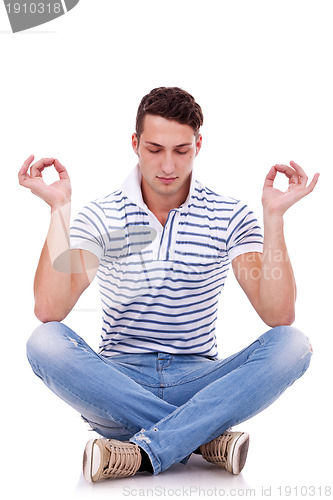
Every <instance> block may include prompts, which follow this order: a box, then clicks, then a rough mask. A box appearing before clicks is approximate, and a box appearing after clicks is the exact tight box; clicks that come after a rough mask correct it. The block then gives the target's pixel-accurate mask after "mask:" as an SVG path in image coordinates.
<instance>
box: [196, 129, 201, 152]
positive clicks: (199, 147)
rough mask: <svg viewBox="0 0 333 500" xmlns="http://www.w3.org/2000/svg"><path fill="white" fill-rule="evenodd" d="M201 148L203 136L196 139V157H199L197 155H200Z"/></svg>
mask: <svg viewBox="0 0 333 500" xmlns="http://www.w3.org/2000/svg"><path fill="white" fill-rule="evenodd" d="M201 146H202V135H201V134H198V137H197V138H196V142H195V156H197V154H199V151H200V149H201Z"/></svg>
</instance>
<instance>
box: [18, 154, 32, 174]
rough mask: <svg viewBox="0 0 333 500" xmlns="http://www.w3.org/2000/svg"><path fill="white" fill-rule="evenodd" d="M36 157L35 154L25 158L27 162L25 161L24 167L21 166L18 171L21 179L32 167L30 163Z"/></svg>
mask: <svg viewBox="0 0 333 500" xmlns="http://www.w3.org/2000/svg"><path fill="white" fill-rule="evenodd" d="M34 158H35V157H34V155H30V156H29V158H27V159H26V160H25V162H24V163H23V165H22V167H21V168H20V170H19V172H18V177H19V180H20V179H22V178H24V177H25V176H26V174H27V172H28V168H29V167H30V164H31V162H32V161H33V159H34Z"/></svg>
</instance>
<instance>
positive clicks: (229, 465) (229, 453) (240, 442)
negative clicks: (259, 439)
mask: <svg viewBox="0 0 333 500" xmlns="http://www.w3.org/2000/svg"><path fill="white" fill-rule="evenodd" d="M249 440H250V436H249V435H248V434H247V433H246V432H231V431H227V432H225V433H224V434H221V436H218V437H217V438H215V439H213V441H210V442H209V443H206V444H203V445H201V446H200V451H201V454H202V456H203V458H204V459H205V460H207V461H208V462H211V463H212V464H215V465H217V466H218V467H223V468H224V469H226V470H228V471H229V472H232V473H233V474H239V473H240V471H241V470H242V469H243V467H244V465H245V462H246V456H247V450H248V448H249Z"/></svg>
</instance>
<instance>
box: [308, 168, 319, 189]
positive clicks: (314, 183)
mask: <svg viewBox="0 0 333 500" xmlns="http://www.w3.org/2000/svg"><path fill="white" fill-rule="evenodd" d="M319 176H320V174H319V173H318V172H317V173H316V174H314V176H313V179H312V181H311V182H310V184H309V185H308V187H307V188H306V190H307V193H306V194H309V193H311V192H312V191H313V190H314V188H315V187H316V184H317V182H318V179H319Z"/></svg>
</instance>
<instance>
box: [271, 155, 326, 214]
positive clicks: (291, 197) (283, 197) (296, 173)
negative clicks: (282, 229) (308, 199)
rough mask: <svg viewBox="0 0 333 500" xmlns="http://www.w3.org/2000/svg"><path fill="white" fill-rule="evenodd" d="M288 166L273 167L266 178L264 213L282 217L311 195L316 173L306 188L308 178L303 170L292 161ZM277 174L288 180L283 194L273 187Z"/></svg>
mask: <svg viewBox="0 0 333 500" xmlns="http://www.w3.org/2000/svg"><path fill="white" fill-rule="evenodd" d="M290 165H291V166H290V167H289V166H288V165H280V164H277V165H274V166H273V167H272V168H271V169H270V171H269V172H268V174H267V176H266V179H265V183H264V188H263V192H262V204H263V207H264V211H266V212H268V213H269V214H272V215H274V214H276V215H283V214H284V213H285V211H286V210H287V209H288V208H289V207H291V206H292V205H294V203H296V202H297V201H299V200H300V199H301V198H303V197H304V196H306V195H308V194H309V193H311V192H312V191H313V189H314V188H315V185H316V184H317V182H318V178H319V173H316V174H315V175H314V177H313V179H312V181H311V182H310V184H309V185H308V186H307V183H308V177H307V176H306V174H305V172H304V170H303V169H302V168H301V167H300V166H299V165H297V163H295V162H294V161H291V162H290ZM278 172H282V173H283V174H284V175H285V176H286V177H288V179H289V187H288V189H287V191H285V192H282V191H280V190H279V189H275V188H274V187H273V184H274V179H275V177H276V174H277V173H278Z"/></svg>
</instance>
